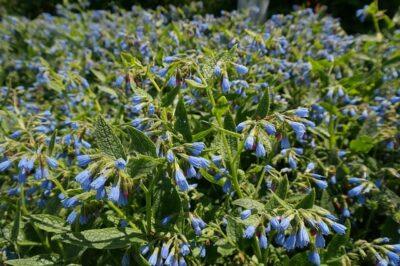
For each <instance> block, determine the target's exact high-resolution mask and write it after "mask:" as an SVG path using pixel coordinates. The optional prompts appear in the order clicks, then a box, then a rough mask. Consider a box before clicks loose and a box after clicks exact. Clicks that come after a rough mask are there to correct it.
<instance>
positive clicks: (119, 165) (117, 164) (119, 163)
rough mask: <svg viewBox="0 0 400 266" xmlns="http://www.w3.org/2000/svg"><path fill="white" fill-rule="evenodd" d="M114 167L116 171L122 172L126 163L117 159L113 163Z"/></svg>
mask: <svg viewBox="0 0 400 266" xmlns="http://www.w3.org/2000/svg"><path fill="white" fill-rule="evenodd" d="M115 167H116V168H117V169H118V170H124V169H125V168H126V161H125V160H124V159H122V158H119V159H117V160H116V161H115Z"/></svg>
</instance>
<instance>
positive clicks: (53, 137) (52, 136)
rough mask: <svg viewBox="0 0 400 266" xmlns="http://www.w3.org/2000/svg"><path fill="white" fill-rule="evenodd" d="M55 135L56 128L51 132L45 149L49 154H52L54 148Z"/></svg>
mask: <svg viewBox="0 0 400 266" xmlns="http://www.w3.org/2000/svg"><path fill="white" fill-rule="evenodd" d="M56 136H57V129H56V130H54V132H53V134H52V135H51V139H50V143H49V149H48V150H47V154H48V155H49V156H51V155H52V154H53V150H54V144H55V143H56Z"/></svg>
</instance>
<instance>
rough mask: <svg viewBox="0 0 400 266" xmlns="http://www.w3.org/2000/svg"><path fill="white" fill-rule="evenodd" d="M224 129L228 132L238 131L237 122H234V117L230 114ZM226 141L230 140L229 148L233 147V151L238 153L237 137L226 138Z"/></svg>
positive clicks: (227, 116) (225, 119)
mask: <svg viewBox="0 0 400 266" xmlns="http://www.w3.org/2000/svg"><path fill="white" fill-rule="evenodd" d="M224 128H225V129H226V130H229V131H232V132H235V131H236V125H235V121H234V120H233V117H232V115H231V114H230V113H228V114H226V115H225V118H224ZM226 139H227V140H228V143H229V146H230V147H231V151H236V149H237V140H236V138H235V137H232V136H226Z"/></svg>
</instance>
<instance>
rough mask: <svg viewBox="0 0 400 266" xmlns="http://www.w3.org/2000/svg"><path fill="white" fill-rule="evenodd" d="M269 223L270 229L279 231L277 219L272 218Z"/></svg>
mask: <svg viewBox="0 0 400 266" xmlns="http://www.w3.org/2000/svg"><path fill="white" fill-rule="evenodd" d="M269 223H270V224H271V227H272V229H275V230H279V228H280V226H279V219H278V218H277V217H272V218H271V220H270V221H269Z"/></svg>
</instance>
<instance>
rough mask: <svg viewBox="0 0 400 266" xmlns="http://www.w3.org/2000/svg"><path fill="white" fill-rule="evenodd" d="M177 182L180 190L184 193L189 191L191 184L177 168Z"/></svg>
mask: <svg viewBox="0 0 400 266" xmlns="http://www.w3.org/2000/svg"><path fill="white" fill-rule="evenodd" d="M175 182H176V184H177V185H178V187H179V189H180V190H182V191H187V190H189V184H188V182H187V180H186V177H185V175H184V174H183V172H182V170H181V169H180V168H179V167H176V169H175Z"/></svg>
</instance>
